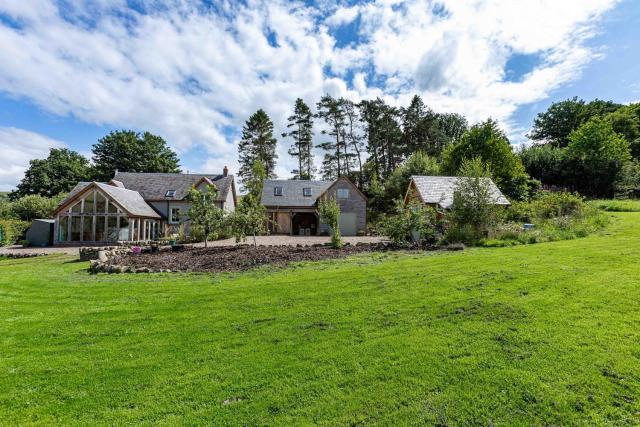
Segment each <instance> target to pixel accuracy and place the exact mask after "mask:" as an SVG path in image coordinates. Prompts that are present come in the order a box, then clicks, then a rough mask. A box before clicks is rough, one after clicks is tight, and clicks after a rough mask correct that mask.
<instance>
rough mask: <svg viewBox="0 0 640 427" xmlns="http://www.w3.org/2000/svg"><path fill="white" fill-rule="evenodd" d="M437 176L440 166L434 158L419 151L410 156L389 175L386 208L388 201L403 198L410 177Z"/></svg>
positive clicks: (386, 187)
mask: <svg viewBox="0 0 640 427" xmlns="http://www.w3.org/2000/svg"><path fill="white" fill-rule="evenodd" d="M439 174H440V165H439V164H438V161H437V160H436V159H435V158H434V157H431V156H428V155H426V154H424V153H423V152H421V151H418V152H416V153H414V154H412V155H411V156H409V158H408V159H407V160H406V161H405V162H404V163H403V164H401V165H400V166H398V167H397V168H396V169H395V170H394V171H393V172H392V173H391V175H390V176H389V178H388V179H387V181H386V183H385V189H386V193H387V206H388V205H389V204H390V203H389V201H391V200H394V199H402V198H403V197H404V193H405V192H406V191H407V187H408V185H409V181H411V176H413V175H439Z"/></svg>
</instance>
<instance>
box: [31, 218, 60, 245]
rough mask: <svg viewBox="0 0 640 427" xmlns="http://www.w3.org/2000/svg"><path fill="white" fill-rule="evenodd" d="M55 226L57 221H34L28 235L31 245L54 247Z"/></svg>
mask: <svg viewBox="0 0 640 427" xmlns="http://www.w3.org/2000/svg"><path fill="white" fill-rule="evenodd" d="M54 224H55V220H53V219H34V220H33V222H32V223H31V227H29V229H28V230H27V234H26V240H27V241H29V245H30V246H52V245H53V226H54Z"/></svg>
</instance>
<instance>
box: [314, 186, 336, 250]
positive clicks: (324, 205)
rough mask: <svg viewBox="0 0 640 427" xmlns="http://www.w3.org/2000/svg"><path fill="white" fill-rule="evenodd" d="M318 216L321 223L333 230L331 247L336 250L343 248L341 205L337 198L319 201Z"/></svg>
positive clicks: (326, 198) (325, 197) (324, 198)
mask: <svg viewBox="0 0 640 427" xmlns="http://www.w3.org/2000/svg"><path fill="white" fill-rule="evenodd" d="M318 215H320V221H321V222H323V223H324V224H327V225H328V226H329V228H330V229H331V246H332V247H333V248H335V249H340V248H341V247H342V236H341V235H340V227H339V224H340V205H339V204H338V201H337V200H336V199H335V197H327V196H324V197H322V198H321V199H320V200H319V201H318Z"/></svg>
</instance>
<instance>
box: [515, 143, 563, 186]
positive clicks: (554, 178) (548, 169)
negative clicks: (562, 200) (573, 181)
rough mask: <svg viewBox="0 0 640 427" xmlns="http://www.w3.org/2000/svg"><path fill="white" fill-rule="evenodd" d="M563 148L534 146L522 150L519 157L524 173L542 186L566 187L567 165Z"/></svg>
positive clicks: (548, 145) (542, 145)
mask: <svg viewBox="0 0 640 427" xmlns="http://www.w3.org/2000/svg"><path fill="white" fill-rule="evenodd" d="M564 150H565V149H563V148H557V147H554V146H553V145H550V144H536V145H532V146H531V147H526V148H523V149H522V150H521V151H520V153H519V155H520V159H521V160H522V164H523V165H524V168H525V170H526V172H527V173H528V174H529V175H531V176H532V177H533V178H536V179H539V180H540V181H542V183H543V184H546V185H556V186H560V187H563V186H566V185H567V182H566V179H567V172H568V170H567V167H568V165H567V163H566V161H565V155H564Z"/></svg>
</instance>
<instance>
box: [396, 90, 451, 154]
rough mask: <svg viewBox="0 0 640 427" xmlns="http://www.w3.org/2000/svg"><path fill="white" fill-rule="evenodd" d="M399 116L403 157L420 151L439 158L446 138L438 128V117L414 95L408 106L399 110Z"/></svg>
mask: <svg viewBox="0 0 640 427" xmlns="http://www.w3.org/2000/svg"><path fill="white" fill-rule="evenodd" d="M400 116H401V118H402V150H403V155H404V157H405V158H406V157H408V156H409V155H411V154H412V153H415V152H416V151H422V152H424V153H426V154H428V155H430V156H439V155H440V153H441V152H442V149H443V147H444V144H445V142H446V137H445V135H444V133H443V132H442V129H441V127H440V122H439V120H438V115H437V114H435V113H434V112H433V111H431V109H430V108H428V107H427V106H426V105H425V104H424V102H422V98H420V96H418V95H414V97H413V98H412V99H411V103H410V104H409V106H408V107H407V108H402V109H401V110H400Z"/></svg>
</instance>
